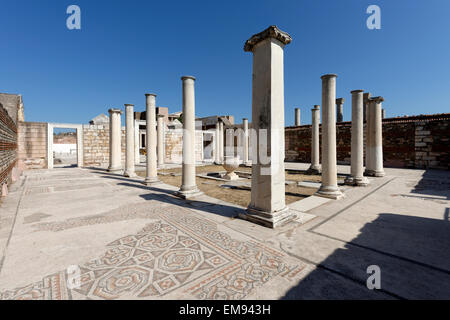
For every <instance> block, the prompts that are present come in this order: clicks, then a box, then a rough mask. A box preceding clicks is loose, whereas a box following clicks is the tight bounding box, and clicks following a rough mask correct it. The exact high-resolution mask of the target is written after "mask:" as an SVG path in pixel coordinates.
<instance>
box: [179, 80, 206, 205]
mask: <svg viewBox="0 0 450 320" xmlns="http://www.w3.org/2000/svg"><path fill="white" fill-rule="evenodd" d="M181 80H182V81H183V164H182V178H181V180H182V182H181V188H180V190H179V192H178V195H179V196H180V197H183V198H191V197H194V196H197V195H200V194H202V193H201V192H200V191H199V190H198V188H197V184H196V181H195V90H194V81H195V78H194V77H191V76H184V77H182V78H181Z"/></svg>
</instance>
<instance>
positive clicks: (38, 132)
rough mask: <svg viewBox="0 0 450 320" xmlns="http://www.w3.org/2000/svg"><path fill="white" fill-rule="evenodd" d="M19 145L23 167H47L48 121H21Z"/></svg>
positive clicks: (20, 160)
mask: <svg viewBox="0 0 450 320" xmlns="http://www.w3.org/2000/svg"><path fill="white" fill-rule="evenodd" d="M18 147H19V163H20V164H19V166H20V167H21V168H22V169H24V170H26V169H44V168H47V123H42V122H19V127H18Z"/></svg>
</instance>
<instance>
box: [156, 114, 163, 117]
mask: <svg viewBox="0 0 450 320" xmlns="http://www.w3.org/2000/svg"><path fill="white" fill-rule="evenodd" d="M156 117H157V118H164V117H165V116H164V115H163V114H157V115H156Z"/></svg>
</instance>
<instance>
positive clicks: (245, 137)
mask: <svg viewBox="0 0 450 320" xmlns="http://www.w3.org/2000/svg"><path fill="white" fill-rule="evenodd" d="M242 123H243V127H244V132H243V137H242V139H243V149H244V152H243V153H244V158H243V159H242V160H243V162H244V165H248V164H249V159H248V119H247V118H244V119H242Z"/></svg>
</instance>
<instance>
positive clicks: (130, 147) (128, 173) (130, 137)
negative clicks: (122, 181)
mask: <svg viewBox="0 0 450 320" xmlns="http://www.w3.org/2000/svg"><path fill="white" fill-rule="evenodd" d="M134 134H135V132H134V105H132V104H126V105H125V142H126V149H125V171H124V173H123V175H124V176H125V177H134V176H136V173H135V171H134V165H135V163H134V155H135V150H134Z"/></svg>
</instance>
